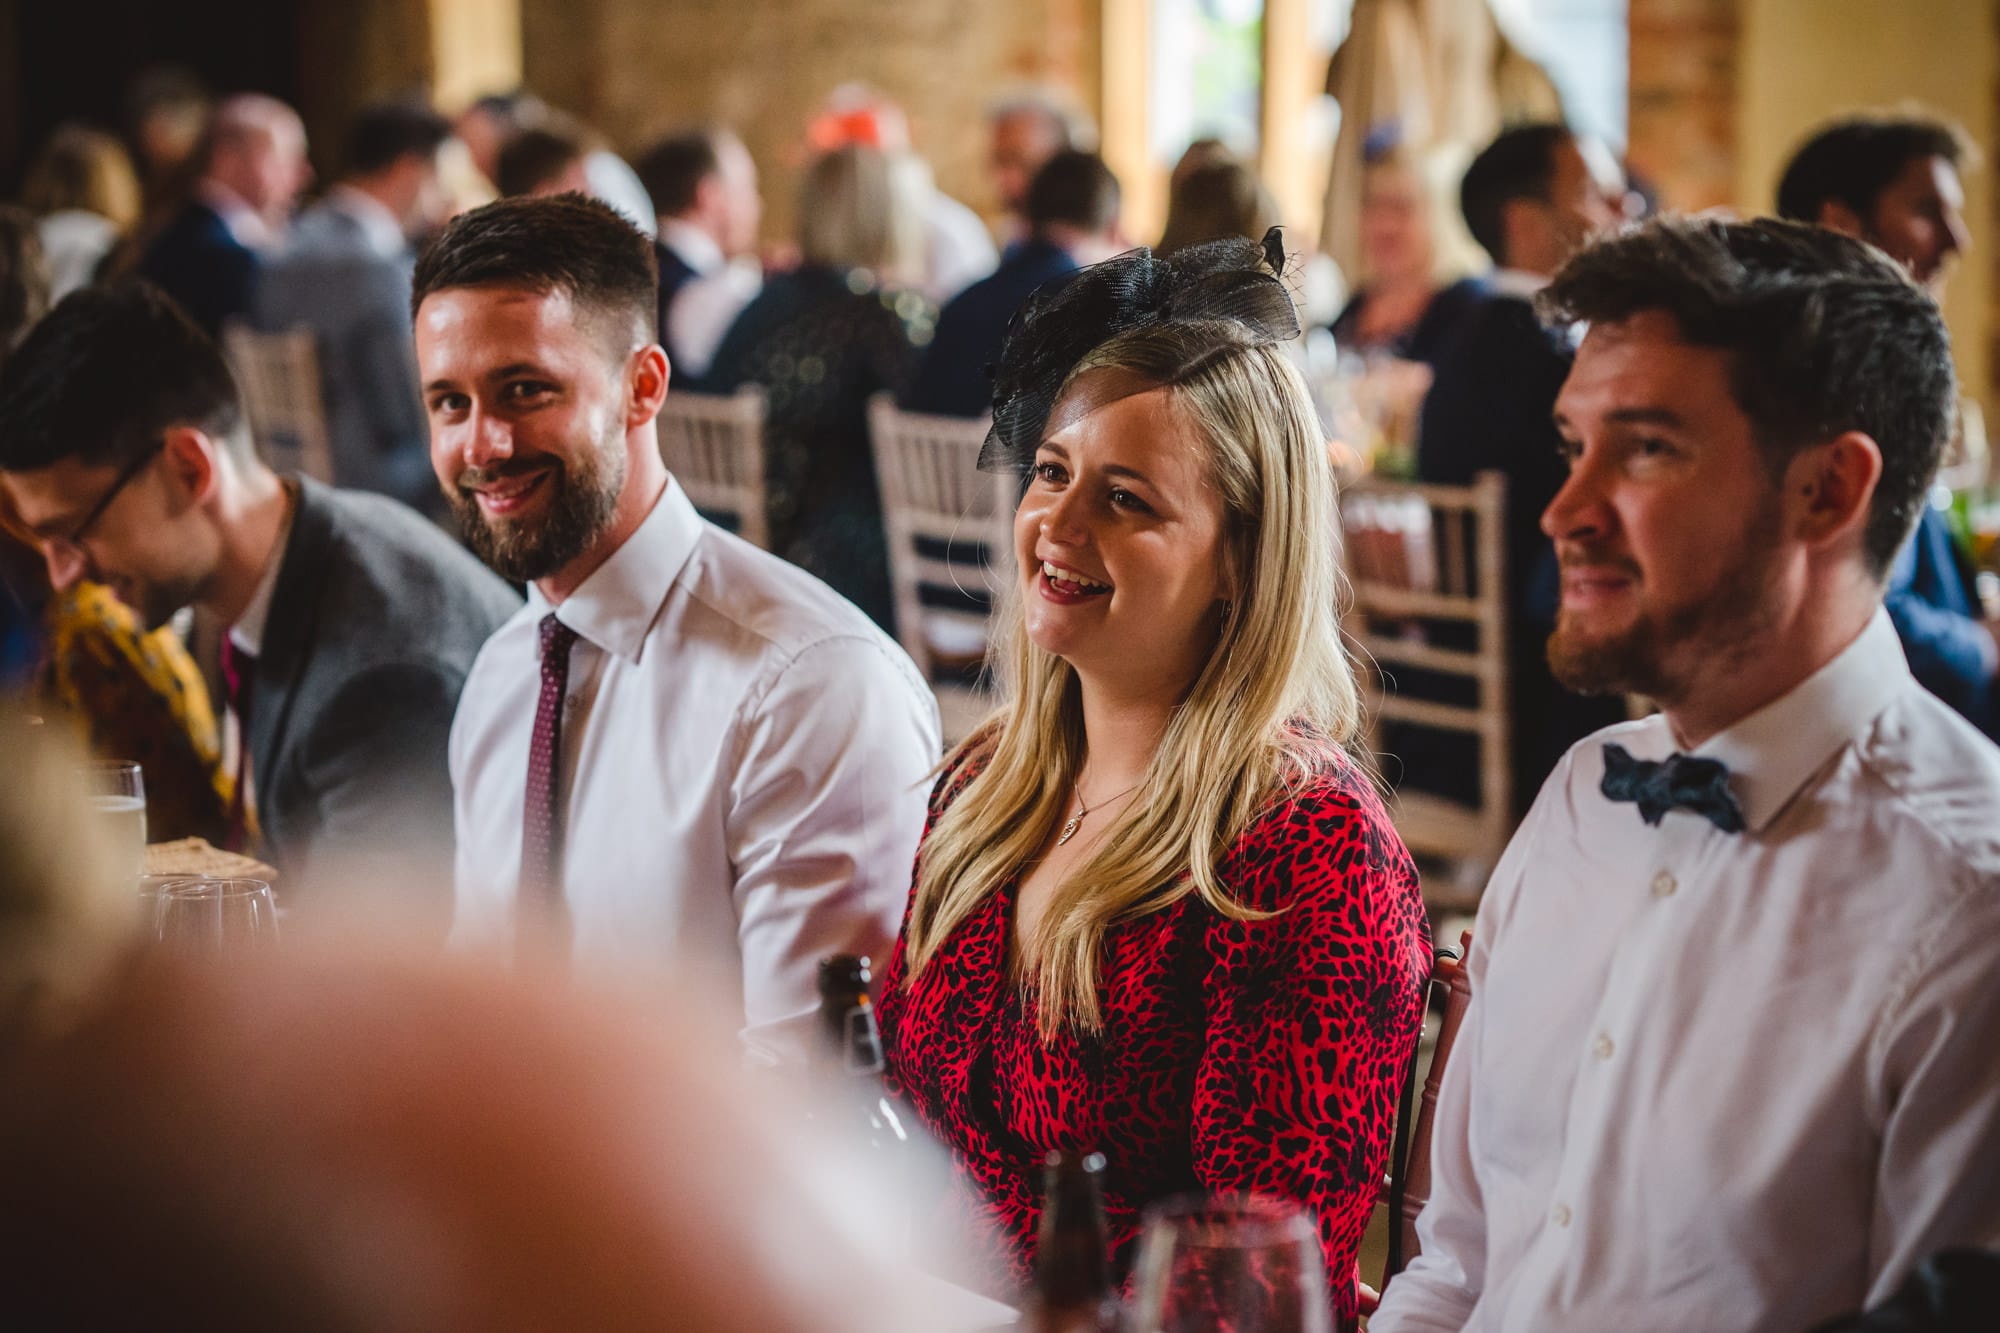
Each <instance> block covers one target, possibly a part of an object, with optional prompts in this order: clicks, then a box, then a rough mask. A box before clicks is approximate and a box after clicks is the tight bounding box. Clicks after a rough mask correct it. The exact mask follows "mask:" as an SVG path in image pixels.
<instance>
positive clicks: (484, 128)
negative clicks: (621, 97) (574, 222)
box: [454, 89, 657, 236]
mask: <svg viewBox="0 0 2000 1333" xmlns="http://www.w3.org/2000/svg"><path fill="white" fill-rule="evenodd" d="M454 129H455V130H456V131H457V135H458V138H459V140H460V142H462V143H464V144H465V147H466V151H467V153H468V154H469V155H470V156H471V158H472V163H473V165H474V166H475V167H477V168H478V169H479V171H480V173H481V174H482V175H484V176H485V177H486V179H487V180H489V181H491V182H492V183H493V188H494V189H495V190H496V191H498V192H499V193H500V194H502V195H513V194H561V193H562V192H563V191H564V190H575V191H577V192H578V193H579V194H588V195H590V196H592V197H593V198H597V199H602V200H603V201H604V202H605V203H607V204H610V205H611V206H612V207H613V208H615V209H617V210H618V211H619V212H620V213H622V214H624V215H625V217H626V220H627V221H629V222H631V224H632V225H633V226H635V227H637V228H638V229H639V230H640V231H643V232H645V233H646V234H647V235H648V236H651V235H652V234H653V231H654V228H655V226H656V225H657V223H656V221H655V216H656V215H655V213H654V209H653V201H652V200H651V199H650V198H648V197H647V194H646V187H645V186H643V185H641V184H640V183H639V177H638V175H637V173H635V172H634V171H633V170H632V168H631V166H630V165H628V164H627V163H626V161H625V159H624V158H622V157H619V156H618V155H617V154H616V153H614V152H612V151H611V150H610V149H609V148H608V147H606V146H605V145H604V143H603V142H602V141H601V140H600V138H599V136H598V134H597V132H596V131H595V130H594V129H592V128H591V127H590V126H588V125H586V124H585V123H584V122H583V121H581V120H579V119H577V118H576V117H575V116H571V115H569V114H567V113H565V112H560V111H557V110H556V109H554V108H553V107H551V106H549V105H548V103H546V102H544V101H542V99H541V98H539V97H536V96H535V95H534V94H533V93H531V92H528V91H527V90H525V89H516V90H514V91H513V92H507V93H490V94H488V95H486V96H484V97H480V98H477V99H476V100H474V101H473V103H472V105H470V106H468V107H467V108H466V109H465V110H464V111H463V112H461V113H459V117H458V120H457V122H456V123H455V125H454ZM531 130H546V131H548V132H550V133H551V134H553V135H555V136H556V137H557V138H558V139H562V140H569V141H573V142H574V144H575V145H576V158H577V161H576V163H575V165H574V170H575V172H576V174H575V175H574V176H564V178H563V183H562V185H561V186H560V188H553V187H551V185H550V183H549V182H550V181H551V180H552V179H553V178H554V177H555V176H556V175H557V174H558V173H557V172H554V171H550V170H548V169H547V168H546V167H542V168H530V167H529V166H528V165H526V164H527V163H528V162H531V161H533V162H541V161H545V160H546V159H547V157H548V156H549V155H551V153H552V152H553V149H552V147H551V145H550V144H548V143H543V144H542V145H541V147H540V148H539V149H538V150H537V152H535V153H533V154H530V155H528V156H527V157H526V158H524V159H523V160H522V162H521V163H518V164H517V165H516V167H515V174H514V176H513V177H512V180H511V183H512V184H513V185H515V186H516V188H514V189H509V188H508V183H503V182H502V180H501V172H502V167H501V158H502V157H503V155H504V154H505V152H506V150H507V146H508V145H509V144H511V143H513V142H514V141H515V140H516V139H518V138H520V137H521V136H522V135H524V134H526V133H528V132H529V131H531ZM564 166H565V169H568V168H569V164H568V163H565V164H564ZM524 179H525V180H526V181H527V183H524Z"/></svg>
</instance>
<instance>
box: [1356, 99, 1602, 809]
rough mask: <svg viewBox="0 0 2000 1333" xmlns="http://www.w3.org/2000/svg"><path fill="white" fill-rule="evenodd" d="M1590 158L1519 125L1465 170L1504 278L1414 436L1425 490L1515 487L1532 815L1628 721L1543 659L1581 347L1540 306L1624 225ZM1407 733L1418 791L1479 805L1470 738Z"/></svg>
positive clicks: (1518, 692)
mask: <svg viewBox="0 0 2000 1333" xmlns="http://www.w3.org/2000/svg"><path fill="white" fill-rule="evenodd" d="M1594 150H1595V145H1590V144H1587V143H1585V142H1583V141H1580V140H1579V139H1578V138H1577V137H1576V136H1575V135H1574V134H1572V133H1571V132H1570V131H1569V130H1568V129H1566V128H1565V127H1563V126H1561V125H1553V124H1543V125H1523V126H1519V127H1516V128H1514V129H1510V130H1507V131H1505V132H1504V133H1502V134H1501V135H1500V136H1499V137H1498V138H1497V139H1495V140H1494V141H1493V142H1492V143H1491V144H1489V145H1488V146H1487V147H1486V148H1485V149H1484V150H1483V151H1482V152H1481V153H1480V154H1479V156H1478V157H1476V158H1474V159H1473V162H1472V165H1471V166H1470V167H1468V168H1467V169H1466V173H1465V179H1464V181H1463V183H1462V184H1461V186H1460V188H1459V206H1460V208H1461V210H1462V211H1463V212H1464V214H1465V221H1466V225H1467V226H1468V227H1470V228H1471V231H1472V237H1473V239H1474V240H1476V241H1478V242H1479V244H1480V245H1481V246H1482V247H1484V249H1485V250H1486V253H1487V254H1489V255H1491V256H1492V257H1493V263H1494V271H1493V273H1492V275H1491V276H1490V278H1489V279H1488V292H1487V295H1486V296H1485V297H1484V298H1483V299H1482V300H1480V301H1479V302H1478V303H1477V304H1476V305H1474V306H1473V307H1472V308H1471V309H1470V310H1468V311H1467V312H1466V314H1465V316H1464V320H1463V323H1462V325H1461V327H1460V328H1459V330H1458V332H1457V333H1456V334H1455V335H1454V336H1453V337H1452V339H1451V340H1450V342H1449V343H1448V344H1447V345H1446V348H1445V351H1444V353H1443V355H1442V356H1441V357H1440V358H1439V361H1438V366H1437V374H1436V378H1435V379H1434V380H1433V381H1432V383H1431V390H1430V393H1429V395H1428V396H1427V397H1426V398H1425V400H1424V408H1423V418H1422V424H1421V426H1420V428H1419V434H1418V439H1417V472H1418V475H1419V476H1420V477H1421V478H1422V479H1423V480H1424V481H1427V482H1435V483H1439V484H1443V485H1450V486H1464V485H1468V484H1470V483H1471V481H1472V479H1473V478H1474V476H1476V475H1477V474H1478V473H1480V472H1482V471H1487V470H1496V471H1499V472H1502V473H1504V474H1505V475H1506V478H1507V511H1506V517H1505V521H1504V522H1505V541H1506V548H1507V580H1508V589H1507V592H1508V605H1509V608H1510V611H1511V616H1510V631H1511V644H1510V656H1511V659H1512V661H1511V671H1510V677H1511V680H1512V686H1513V708H1512V712H1513V722H1514V726H1513V733H1514V740H1513V751H1514V752H1513V755H1512V756H1511V765H1512V770H1513V775H1514V799H1515V803H1516V805H1518V806H1521V807H1523V808H1525V806H1526V804H1527V802H1528V801H1529V800H1531V799H1532V798H1533V797H1534V794H1535V793H1536V792H1537V791H1539V790H1541V786H1542V782H1543V780H1544V779H1545V778H1547V777H1548V775H1549V772H1550V770H1552V769H1553V768H1554V767H1555V765H1556V761H1557V760H1559V759H1560V758H1561V757H1562V755H1563V752H1564V751H1565V750H1567V749H1568V748H1569V747H1570V746H1571V745H1572V744H1573V743H1574V742H1576V741H1577V740H1580V739H1581V738H1583V737H1584V736H1587V735H1589V734H1590V733H1591V732H1593V731H1596V730H1597V729H1598V728H1599V727H1603V726H1608V725H1609V724H1611V723H1613V722H1616V721H1619V720H1621V719H1622V717H1623V709H1622V706H1621V705H1620V704H1619V702H1618V701H1617V700H1614V699H1594V698H1585V697H1584V696H1582V695H1578V694H1572V693H1571V692H1569V691H1568V690H1565V689H1563V688H1562V686H1561V685H1560V684H1558V683H1557V681H1556V679H1555V676H1554V675H1553V674H1552V673H1551V672H1550V670H1549V664H1548V661H1547V658H1546V656H1545V654H1544V649H1545V646H1546V644H1547V642H1548V637H1549V632H1550V631H1551V629H1553V628H1554V625H1555V613H1556V569H1555V554H1554V550H1553V548H1552V547H1551V546H1550V544H1549V539H1548V538H1547V537H1546V536H1544V535H1543V534H1542V530H1541V517H1542V511H1543V510H1544V509H1546V508H1548V505H1549V502H1550V501H1551V500H1553V499H1555V496H1556V492H1557V491H1559V490H1561V489H1562V484H1563V479H1564V476H1565V469H1564V466H1563V462H1562V457H1561V454H1560V446H1561V437H1560V436H1559V435H1558V434H1557V433H1556V427H1555V420H1554V415H1553V414H1554V409H1555V402H1556V394H1557V393H1558V392H1559V391H1560V390H1561V389H1562V385H1563V380H1564V379H1565V378H1566V377H1567V376H1568V375H1569V368H1570V361H1571V359H1572V356H1573V349H1572V347H1571V345H1570V342H1569V340H1568V339H1567V338H1566V337H1565V336H1564V335H1563V334H1562V333H1560V332H1557V331H1553V330H1550V329H1549V328H1547V327H1545V326H1544V325H1543V324H1542V322H1541V320H1540V318H1538V317H1537V316H1536V314H1535V307H1534V298H1535V294H1536V293H1537V292H1539V291H1540V290H1541V289H1542V288H1543V287H1544V286H1546V285H1548V282H1549V280H1550V279H1551V278H1552V277H1553V276H1554V275H1555V272H1556V270H1557V269H1559V268H1561V267H1562V265H1563V263H1564V262H1565V261H1566V260H1567V259H1568V258H1569V257H1570V256H1571V255H1572V254H1574V253H1576V251H1577V250H1579V249H1581V248H1582V247H1583V245H1584V244H1585V243H1586V242H1588V241H1589V240H1591V239H1592V238H1593V237H1595V236H1597V235H1599V234H1601V233H1603V232H1605V231H1608V230H1609V229H1610V228H1611V227H1612V226H1613V225H1615V224H1616V223H1617V221H1618V218H1619V211H1618V202H1619V200H1618V198H1617V187H1616V184H1615V183H1614V181H1613V180H1612V179H1611V177H1612V176H1613V175H1614V174H1615V173H1614V170H1613V169H1612V167H1611V166H1610V165H1609V164H1608V163H1603V162H1598V163H1593V161H1592V160H1591V153H1592V152H1593V151H1594ZM1398 674H1399V677H1400V679H1399V687H1400V688H1402V689H1403V690H1404V692H1405V693H1409V694H1413V695H1418V696H1422V695H1424V694H1425V693H1426V691H1427V688H1428V687H1427V685H1426V682H1425V681H1424V679H1423V678H1421V677H1420V676H1419V674H1418V673H1416V672H1401V673H1398ZM1467 702H1469V700H1468V701H1467ZM1404 730H1406V731H1408V732H1410V733H1411V734H1408V735H1400V734H1399V735H1398V736H1396V737H1393V738H1391V740H1390V746H1391V749H1392V752H1394V753H1395V754H1397V755H1398V757H1399V758H1401V760H1402V761H1403V766H1404V773H1405V777H1406V779H1407V780H1408V781H1409V784H1410V785H1412V786H1414V787H1417V788H1420V789H1422V790H1424V791H1428V792H1434V793H1436V794H1439V795H1444V796H1450V797H1454V798H1458V799H1469V798H1470V796H1471V794H1472V792H1473V790H1474V789H1475V784H1476V782H1477V775H1478V765H1477V763H1475V762H1472V760H1471V758H1470V756H1469V755H1468V754H1467V753H1466V748H1467V747H1466V744H1465V742H1464V740H1463V738H1461V737H1458V736H1454V735H1444V734H1440V733H1435V732H1428V731H1422V730H1421V729H1415V728H1408V729H1404Z"/></svg>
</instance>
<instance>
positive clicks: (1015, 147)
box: [986, 88, 1088, 260]
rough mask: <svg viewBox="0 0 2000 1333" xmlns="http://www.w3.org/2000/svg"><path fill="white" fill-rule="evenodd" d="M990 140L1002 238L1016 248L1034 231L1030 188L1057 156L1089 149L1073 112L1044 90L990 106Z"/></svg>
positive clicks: (988, 169)
mask: <svg viewBox="0 0 2000 1333" xmlns="http://www.w3.org/2000/svg"><path fill="white" fill-rule="evenodd" d="M986 136H987V138H986V172H987V176H988V178H989V179H990V180H991V181H992V182H993V198H994V202H995V203H997V204H999V206H1000V212H1001V213H1002V214H1003V216H1004V222H1003V223H1002V232H1003V236H1004V238H1005V239H1006V240H1007V241H1008V242H1009V244H1010V245H1011V244H1013V243H1015V242H1018V241H1019V240H1020V239H1021V238H1022V237H1023V236H1024V235H1026V234H1027V233H1028V232H1030V231H1031V230H1033V228H1034V219H1033V218H1032V217H1030V216H1029V213H1028V187H1029V186H1030V185H1032V184H1033V183H1034V179H1035V177H1036V175H1038V174H1039V173H1040V172H1041V170H1042V168H1043V167H1045V166H1047V165H1048V163H1049V160H1050V159H1051V158H1053V157H1055V155H1056V154H1058V153H1065V152H1073V151H1075V150H1077V149H1080V148H1085V147H1087V146H1088V145H1087V144H1086V143H1085V142H1083V140H1084V137H1085V136H1084V135H1083V133H1082V132H1081V127H1080V126H1079V125H1078V124H1077V122H1076V119H1075V118H1074V117H1073V116H1072V115H1071V114H1070V112H1069V110H1068V108H1066V107H1065V106H1064V105H1063V104H1062V102H1061V101H1060V100H1059V99H1058V98H1057V97H1056V95H1055V94H1054V93H1052V92H1050V91H1048V90H1046V89H1041V88H1027V89H1022V90H1019V91H1017V92H1013V93H1010V94H1008V95H1007V96H1006V97H1003V98H1001V99H1000V100H999V101H996V102H994V103H993V104H992V105H990V106H988V107H987V108H986ZM1001 258H1002V259H1003V260H1004V259H1005V258H1006V256H1005V255H1004V254H1003V255H1002V256H1001Z"/></svg>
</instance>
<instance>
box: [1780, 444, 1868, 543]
mask: <svg viewBox="0 0 2000 1333" xmlns="http://www.w3.org/2000/svg"><path fill="white" fill-rule="evenodd" d="M1881 480H1882V449H1881V446H1880V445H1878V444H1876V443H1875V441H1874V439H1873V438H1872V437H1871V436H1869V435H1866V434H1864V433H1862V432H1861V431H1858V430H1850V431H1845V432H1843V433H1841V434H1839V435H1836V436H1834V437H1833V438H1832V439H1830V440H1828V441H1826V442H1825V443H1823V444H1816V445H1813V446H1812V447H1810V448H1807V449H1801V450H1800V451H1799V452H1798V453H1797V454H1795V455H1794V456H1793V458H1792V461H1791V462H1790V464H1788V465H1787V466H1786V468H1785V496H1784V503H1785V510H1786V513H1787V515H1788V520H1789V521H1788V524H1787V527H1788V529H1789V531H1790V532H1791V533H1792V535H1793V536H1795V537H1797V538H1799V539H1800V540H1802V541H1804V542H1806V543H1807V544H1808V545H1811V546H1816V547H1832V546H1838V545H1843V544H1846V543H1847V542H1849V541H1852V542H1854V543H1855V544H1856V545H1859V544H1860V542H1861V540H1862V534H1863V533H1864V531H1865V530H1866V528H1867V526H1868V511H1869V509H1870V507H1871V506H1872V504H1873V502H1874V499H1875V487H1876V486H1877V485H1879V484H1880V483H1881Z"/></svg>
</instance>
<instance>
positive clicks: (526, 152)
mask: <svg viewBox="0 0 2000 1333" xmlns="http://www.w3.org/2000/svg"><path fill="white" fill-rule="evenodd" d="M587 152H588V149H586V148H585V146H584V141H583V137H582V135H581V134H580V133H577V132H574V131H573V130H572V128H571V127H570V126H568V125H560V126H549V125H534V126H531V127H529V128H528V129H525V130H522V131H521V132H520V133H519V134H517V135H515V136H514V137H513V138H511V139H509V140H508V141H507V142H506V143H505V144H504V145H502V146H501V149H500V160H499V166H498V167H497V168H496V170H495V173H494V176H493V184H494V186H495V187H496V188H497V189H498V190H499V191H500V196H501V197H502V198H503V199H514V198H518V197H520V196H523V195H546V194H583V195H587V194H589V193H590V178H589V177H588V176H587V175H585V174H584V170H583V160H584V157H585V156H586V154H587Z"/></svg>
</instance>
